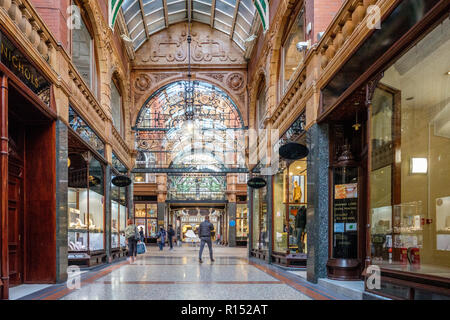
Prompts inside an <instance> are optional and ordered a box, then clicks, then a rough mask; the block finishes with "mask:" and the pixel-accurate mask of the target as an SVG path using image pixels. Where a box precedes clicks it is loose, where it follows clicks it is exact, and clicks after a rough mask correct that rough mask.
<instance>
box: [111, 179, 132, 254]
mask: <svg viewBox="0 0 450 320" xmlns="http://www.w3.org/2000/svg"><path fill="white" fill-rule="evenodd" d="M112 174H114V172H113V173H112ZM126 192H127V188H120V187H117V186H115V185H113V184H111V248H112V249H118V248H119V247H121V248H123V247H125V228H126V226H127V217H128V208H127V201H126Z"/></svg>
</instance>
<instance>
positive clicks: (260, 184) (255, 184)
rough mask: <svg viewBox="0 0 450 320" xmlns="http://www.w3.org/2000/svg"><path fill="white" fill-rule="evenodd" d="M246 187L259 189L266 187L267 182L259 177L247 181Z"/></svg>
mask: <svg viewBox="0 0 450 320" xmlns="http://www.w3.org/2000/svg"><path fill="white" fill-rule="evenodd" d="M247 185H248V186H249V187H250V188H253V189H261V188H264V187H265V186H266V185H267V181H266V180H265V179H263V178H261V177H256V178H252V179H250V180H248V182H247Z"/></svg>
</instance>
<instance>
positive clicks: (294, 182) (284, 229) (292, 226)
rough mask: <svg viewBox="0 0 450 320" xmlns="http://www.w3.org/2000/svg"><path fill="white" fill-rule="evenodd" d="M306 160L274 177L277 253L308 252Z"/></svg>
mask: <svg viewBox="0 0 450 320" xmlns="http://www.w3.org/2000/svg"><path fill="white" fill-rule="evenodd" d="M306 170H307V164H306V160H305V159H302V160H297V161H294V162H292V163H291V164H290V165H288V166H286V167H285V168H284V169H283V168H282V169H281V170H280V172H279V173H277V174H276V175H275V176H274V182H273V196H274V199H273V208H274V217H273V224H274V235H273V238H274V248H273V249H274V251H275V252H277V253H281V254H283V253H306V206H307V204H306V194H307V190H306V174H307V171H306Z"/></svg>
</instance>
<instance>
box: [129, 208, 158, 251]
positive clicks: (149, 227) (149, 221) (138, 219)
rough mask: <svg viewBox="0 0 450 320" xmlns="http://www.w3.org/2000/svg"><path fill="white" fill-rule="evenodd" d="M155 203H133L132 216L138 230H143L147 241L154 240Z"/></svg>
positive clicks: (156, 227) (155, 223)
mask: <svg viewBox="0 0 450 320" xmlns="http://www.w3.org/2000/svg"><path fill="white" fill-rule="evenodd" d="M157 207H158V205H157V203H136V204H135V205H134V218H135V221H134V222H135V224H136V226H137V227H138V230H141V228H142V229H143V231H144V237H145V239H146V241H147V242H154V241H156V233H157V232H158V225H157Z"/></svg>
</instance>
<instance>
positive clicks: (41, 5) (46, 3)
mask: <svg viewBox="0 0 450 320" xmlns="http://www.w3.org/2000/svg"><path fill="white" fill-rule="evenodd" d="M30 2H31V3H32V4H33V6H34V7H35V9H36V11H37V12H38V13H39V15H40V16H41V17H42V19H43V20H44V22H45V23H46V25H47V26H48V27H49V29H50V31H51V32H52V33H53V35H54V36H55V38H56V40H57V41H59V42H61V43H62V45H63V46H64V48H65V49H66V50H68V49H69V42H68V28H67V18H68V14H67V8H68V7H69V5H70V4H71V1H70V0H30Z"/></svg>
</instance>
